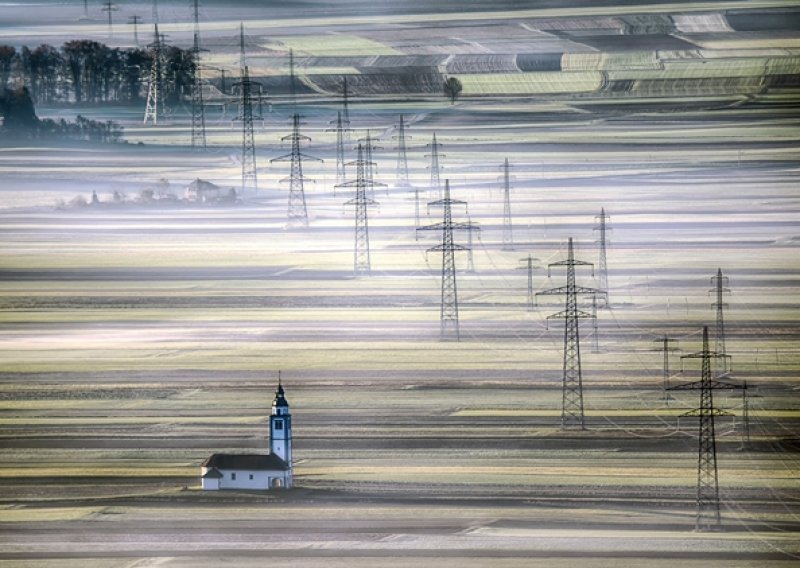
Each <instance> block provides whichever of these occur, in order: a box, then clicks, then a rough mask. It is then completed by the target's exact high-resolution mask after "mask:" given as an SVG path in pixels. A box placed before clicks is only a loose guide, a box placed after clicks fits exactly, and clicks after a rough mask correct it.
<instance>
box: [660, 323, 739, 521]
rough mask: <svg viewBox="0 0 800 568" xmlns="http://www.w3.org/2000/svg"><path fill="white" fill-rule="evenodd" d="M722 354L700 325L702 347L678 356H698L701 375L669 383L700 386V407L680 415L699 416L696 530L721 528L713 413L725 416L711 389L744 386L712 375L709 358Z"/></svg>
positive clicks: (677, 387)
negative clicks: (712, 347)
mask: <svg viewBox="0 0 800 568" xmlns="http://www.w3.org/2000/svg"><path fill="white" fill-rule="evenodd" d="M719 357H722V358H724V357H725V356H724V355H723V354H721V353H717V352H716V351H709V349H708V326H704V327H703V350H702V351H699V352H697V353H693V354H691V355H684V356H683V357H681V359H700V360H701V361H702V365H701V369H702V370H701V379H700V380H699V381H695V382H693V383H688V384H684V385H679V386H675V387H670V390H672V391H677V390H699V391H700V407H699V408H697V409H695V410H692V411H689V412H687V413H685V414H683V415H682V416H697V417H699V419H700V426H699V435H698V440H699V447H698V458H697V516H696V519H695V530H697V531H709V530H717V529H719V528H720V511H719V473H718V469H717V440H716V432H715V430H714V417H716V416H724V415H726V414H728V413H726V412H725V411H723V410H719V409H717V408H714V391H715V390H719V389H741V388H744V387H743V386H739V385H734V384H731V383H723V382H721V381H717V380H715V379H712V378H711V359H712V358H719Z"/></svg>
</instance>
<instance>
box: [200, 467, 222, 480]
mask: <svg viewBox="0 0 800 568" xmlns="http://www.w3.org/2000/svg"><path fill="white" fill-rule="evenodd" d="M223 477H225V476H224V475H222V474H221V473H220V472H219V470H218V469H217V468H215V467H212V468H211V469H209V470H208V471H207V472H206V473H205V475H204V476H203V479H206V478H209V479H222V478H223Z"/></svg>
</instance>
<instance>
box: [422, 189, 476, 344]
mask: <svg viewBox="0 0 800 568" xmlns="http://www.w3.org/2000/svg"><path fill="white" fill-rule="evenodd" d="M453 205H466V202H464V201H457V200H454V199H450V180H445V185H444V199H441V200H438V201H434V202H432V203H430V204H429V207H430V206H436V207H442V222H441V223H435V224H433V225H426V226H424V227H419V228H418V229H417V231H441V232H442V242H441V244H439V245H436V246H434V247H431V248H429V249H428V252H441V253H442V304H441V309H440V312H439V319H440V330H439V334H440V335H439V336H440V339H442V340H446V339H455V340H456V341H460V340H461V332H460V330H459V325H458V287H457V285H456V261H455V251H466V250H468V247H465V246H463V245H459V244H457V243H455V242H454V240H453V230H464V231H470V232H472V231H475V230H480V228H479V227H478V226H477V225H476V224H474V223H472V222H467V223H454V222H453V212H452V207H453Z"/></svg>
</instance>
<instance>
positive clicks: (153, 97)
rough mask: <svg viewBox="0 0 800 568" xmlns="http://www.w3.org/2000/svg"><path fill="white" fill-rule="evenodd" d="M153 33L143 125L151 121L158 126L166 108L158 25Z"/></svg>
mask: <svg viewBox="0 0 800 568" xmlns="http://www.w3.org/2000/svg"><path fill="white" fill-rule="evenodd" d="M154 28H155V33H154V36H155V37H154V39H153V43H151V44H149V45H148V46H147V47H149V48H150V53H151V54H152V55H151V56H152V58H153V63H152V65H151V67H150V80H149V82H148V85H147V104H146V105H145V109H144V124H147V121H148V120H151V121H152V122H153V124H158V119H159V118H163V117H164V114H166V113H165V111H166V108H165V105H164V89H163V88H162V87H163V85H162V79H163V65H164V61H163V51H162V50H163V47H164V45H163V42H162V36H161V34H159V33H158V24H155V25H154Z"/></svg>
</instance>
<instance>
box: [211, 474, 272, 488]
mask: <svg viewBox="0 0 800 568" xmlns="http://www.w3.org/2000/svg"><path fill="white" fill-rule="evenodd" d="M219 471H220V473H222V479H220V480H219V488H220V489H270V488H271V487H272V485H273V480H274V479H275V478H280V479H281V480H282V484H283V485H284V486H285V484H286V481H285V478H286V472H283V471H256V470H246V469H242V470H232V469H220V470H219ZM233 474H236V479H233V477H232V475H233ZM251 476H252V479H251Z"/></svg>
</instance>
